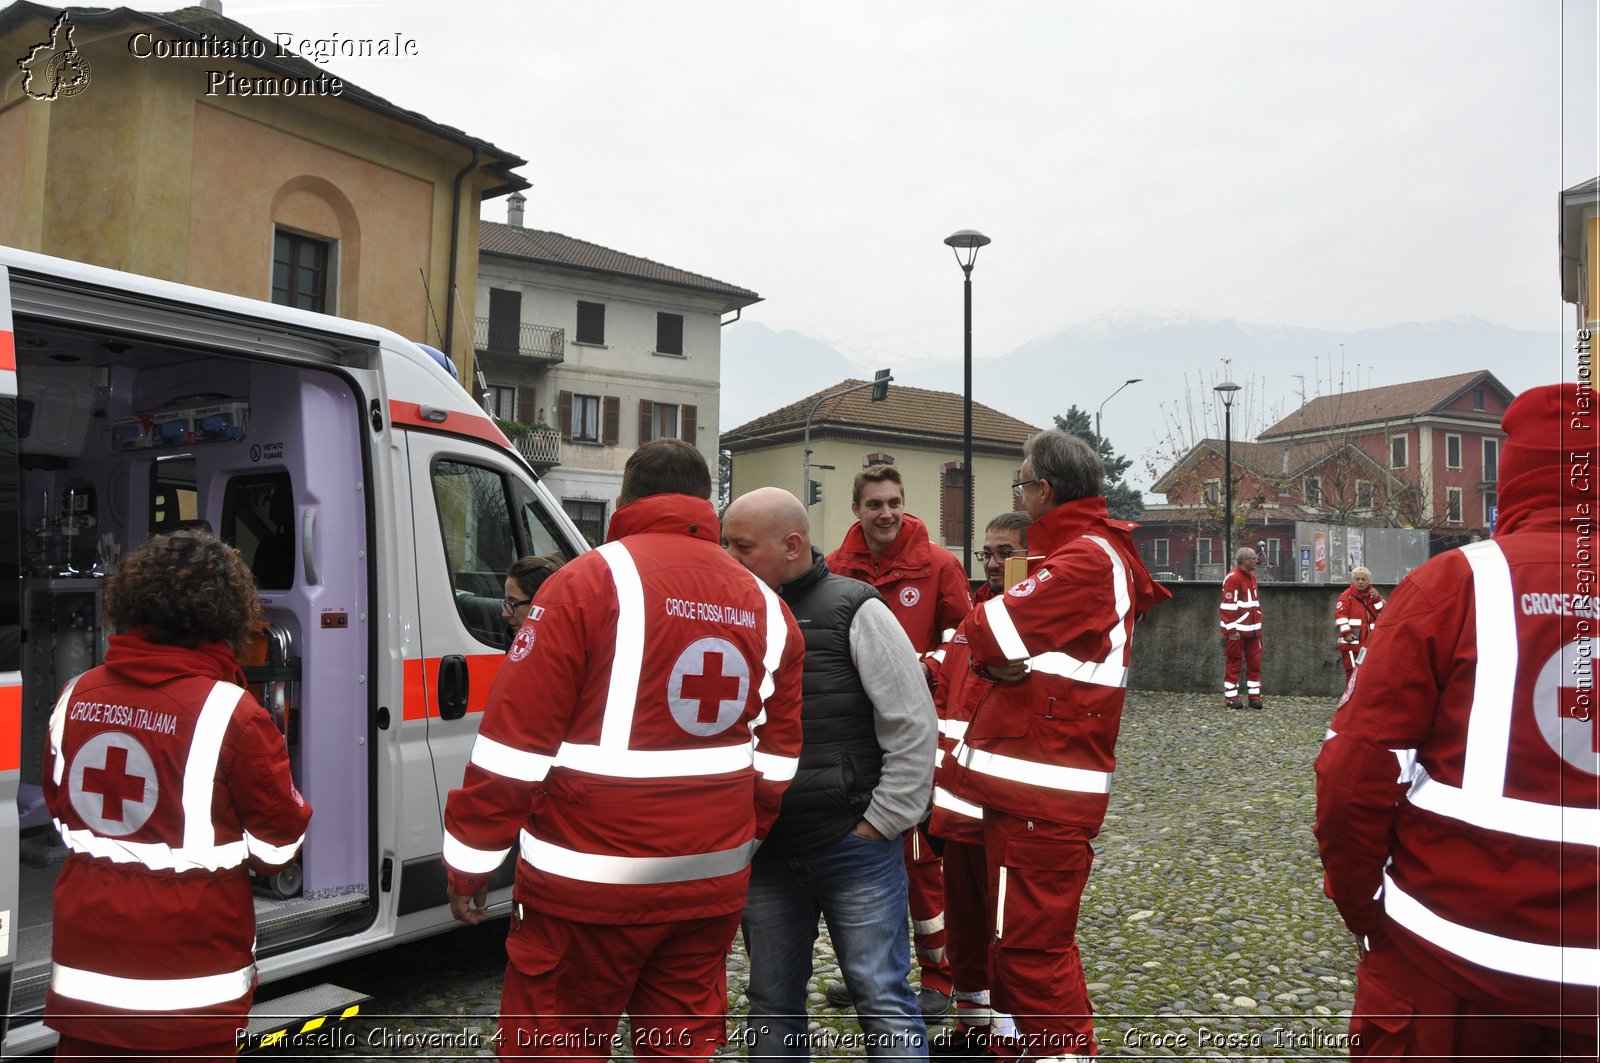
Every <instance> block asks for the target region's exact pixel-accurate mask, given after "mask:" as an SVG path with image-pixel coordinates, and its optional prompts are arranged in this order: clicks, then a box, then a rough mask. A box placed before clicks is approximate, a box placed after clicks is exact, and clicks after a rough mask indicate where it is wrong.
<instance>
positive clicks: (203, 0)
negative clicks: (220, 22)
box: [196, 0, 222, 15]
mask: <svg viewBox="0 0 1600 1063" xmlns="http://www.w3.org/2000/svg"><path fill="white" fill-rule="evenodd" d="M196 6H198V7H203V8H205V9H206V10H207V11H209V12H211V13H212V14H213V15H220V14H222V0H200V2H199V4H197V5H196Z"/></svg>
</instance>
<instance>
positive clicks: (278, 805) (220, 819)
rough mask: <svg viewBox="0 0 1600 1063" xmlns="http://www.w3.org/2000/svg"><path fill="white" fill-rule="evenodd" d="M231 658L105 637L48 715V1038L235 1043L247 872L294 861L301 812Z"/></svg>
mask: <svg viewBox="0 0 1600 1063" xmlns="http://www.w3.org/2000/svg"><path fill="white" fill-rule="evenodd" d="M243 681H244V677H243V675H242V674H241V673H240V671H239V666H238V664H237V662H236V661H235V659H234V654H233V650H232V648H231V647H229V646H227V645H225V644H223V643H203V644H202V645H200V646H199V647H198V648H195V649H185V648H183V647H180V646H167V645H161V644H158V643H153V642H149V641H147V640H146V639H145V638H144V637H143V635H142V633H141V632H140V631H139V630H137V629H136V630H134V631H132V632H130V633H128V634H124V635H113V636H111V638H110V643H109V648H108V651H107V653H106V660H105V664H103V665H101V666H100V667H98V668H94V669H91V670H90V671H88V672H85V673H84V674H83V675H81V676H79V677H78V678H77V679H75V680H73V681H72V682H71V683H69V684H68V685H67V687H66V688H65V689H64V690H63V691H62V694H61V697H60V698H59V699H58V701H57V703H56V707H55V711H54V712H53V713H52V714H51V718H50V745H49V749H48V750H47V752H46V754H45V761H44V796H45V802H46V804H47V805H48V806H49V809H50V813H51V815H52V816H54V817H55V822H56V829H57V830H58V831H60V833H61V836H62V839H63V840H64V841H65V843H66V847H67V850H68V855H67V860H66V863H65V865H63V867H62V869H61V874H60V876H59V877H58V878H57V880H56V889H55V915H54V926H53V938H52V941H51V958H52V960H53V963H52V968H51V979H50V988H49V991H48V993H47V996H46V999H45V1023H46V1025H48V1026H50V1027H51V1028H52V1029H55V1030H58V1031H60V1032H62V1033H64V1034H69V1035H71V1036H73V1037H77V1038H81V1039H83V1040H87V1041H93V1042H97V1043H100V1044H106V1045H116V1046H120V1047H123V1048H137V1049H145V1050H149V1049H157V1048H172V1049H175V1050H176V1049H179V1048H182V1047H184V1046H191V1045H201V1044H214V1043H217V1042H220V1041H227V1040H230V1039H231V1038H233V1036H234V1035H235V1032H236V1031H237V1030H238V1029H239V1028H240V1027H241V1026H242V1025H243V1020H244V1018H245V1017H246V1016H247V1015H248V1014H249V1010H250V1000H251V997H252V995H253V992H254V988H255V981H256V971H255V929H256V920H255V903H254V900H253V899H252V894H251V889H250V878H249V870H250V869H252V868H253V869H255V870H258V871H273V870H277V869H279V868H281V867H284V866H287V865H288V864H289V863H290V862H292V861H293V859H294V857H295V854H296V853H297V852H298V851H299V849H300V846H301V844H302V843H303V842H304V840H305V830H306V823H307V822H308V821H309V820H310V818H311V808H310V806H309V805H307V804H306V802H305V800H304V798H302V797H301V796H300V793H299V791H298V790H296V789H295V786H294V783H293V782H292V781H291V779H290V776H289V756H288V752H287V750H286V749H285V748H284V742H283V736H282V735H281V734H279V732H278V730H277V728H276V727H275V726H273V723H272V718H271V717H270V716H268V714H267V712H266V710H265V709H263V708H262V707H261V706H260V705H258V704H257V703H256V701H255V699H254V698H252V697H251V696H250V694H249V693H248V692H246V691H245V690H243V689H242V688H241V687H240V686H238V685H235V684H240V683H243Z"/></svg>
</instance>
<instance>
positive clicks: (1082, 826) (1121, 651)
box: [948, 430, 1171, 1060]
mask: <svg viewBox="0 0 1600 1063" xmlns="http://www.w3.org/2000/svg"><path fill="white" fill-rule="evenodd" d="M1104 476H1105V474H1104V470H1103V469H1102V467H1101V464H1100V458H1099V456H1098V455H1096V454H1095V452H1094V450H1093V448H1091V447H1090V446H1089V445H1088V444H1087V443H1085V442H1084V441H1083V440H1082V439H1079V438H1078V437H1077V436H1074V435H1069V434H1067V433H1065V432H1060V431H1053V430H1052V431H1047V432H1040V433H1039V434H1037V435H1035V436H1034V437H1032V438H1031V439H1029V440H1028V442H1027V443H1026V445H1025V446H1024V447H1023V460H1022V479H1021V480H1020V481H1019V482H1018V483H1016V484H1015V485H1013V489H1014V490H1015V491H1017V492H1018V493H1019V494H1020V496H1021V498H1022V502H1023V505H1024V507H1025V508H1026V509H1027V511H1028V513H1029V515H1031V516H1032V517H1033V524H1032V525H1030V526H1029V528H1028V550H1029V553H1030V554H1032V555H1034V556H1042V557H1043V560H1042V561H1041V562H1039V563H1038V564H1037V565H1033V564H1031V563H1030V568H1031V569H1032V571H1031V573H1030V574H1029V576H1028V578H1027V579H1025V580H1023V581H1022V582H1021V583H1018V584H1017V585H1016V586H1015V587H1012V588H1011V589H1010V590H1008V591H1007V592H1006V593H1005V594H1002V595H1000V596H998V597H995V598H991V599H989V600H988V601H987V602H985V603H984V604H983V605H981V606H979V607H978V608H976V609H974V610H973V611H972V615H971V616H969V617H968V618H967V620H966V621H965V622H964V623H963V624H962V625H961V628H960V631H959V632H958V633H957V637H958V638H959V637H961V636H963V635H964V636H965V637H966V639H967V644H968V652H969V653H970V655H971V660H972V667H973V668H974V669H975V670H977V671H978V673H979V675H980V676H981V677H982V678H983V679H984V680H986V681H987V682H988V683H989V689H988V691H987V692H986V693H984V694H983V695H981V696H980V698H979V700H978V703H977V709H976V711H975V712H974V713H973V717H972V721H971V722H970V723H969V724H968V725H967V729H966V733H965V735H964V737H963V738H962V740H961V742H960V743H959V744H958V745H957V746H956V749H955V753H954V757H955V761H956V769H955V772H954V774H953V776H952V777H951V778H950V779H949V784H948V789H949V791H950V792H951V793H953V794H954V795H955V796H956V797H959V798H961V799H962V800H964V801H966V802H967V803H969V804H972V805H976V806H978V807H979V808H982V809H983V847H984V854H985V859H986V860H987V863H988V880H989V881H988V898H989V907H990V915H991V921H990V927H991V930H992V935H991V942H992V944H991V947H990V953H989V956H990V963H989V969H990V976H991V978H992V980H993V985H992V986H991V991H992V993H993V996H994V1004H995V1006H996V1007H998V1008H1000V1009H1001V1010H1003V1011H1006V1012H1009V1013H1010V1014H1011V1016H1012V1017H1013V1019H1014V1020H1015V1022H1016V1026H1017V1032H1018V1036H1017V1037H1015V1038H1004V1037H991V1038H990V1039H989V1048H990V1050H991V1052H993V1053H994V1054H996V1055H999V1056H1001V1057H1003V1058H1007V1059H1016V1058H1018V1057H1020V1056H1022V1055H1024V1054H1026V1055H1027V1057H1028V1058H1030V1059H1040V1060H1043V1059H1054V1058H1059V1057H1063V1056H1071V1055H1087V1054H1093V1053H1094V1051H1095V1041H1094V1020H1093V1015H1092V1011H1091V1008H1090V1004H1089V993H1088V987H1087V985H1086V983H1085V981H1084V976H1083V963H1082V961H1081V960H1080V958H1079V955H1078V942H1077V925H1078V906H1079V901H1080V898H1081V896H1082V893H1083V888H1084V885H1085V884H1086V883H1087V881H1088V878H1089V865H1090V863H1091V862H1092V861H1093V858H1094V853H1093V850H1091V849H1090V847H1089V842H1090V840H1091V839H1092V838H1093V837H1094V836H1095V835H1096V834H1098V833H1099V831H1100V825H1101V823H1102V821H1103V820H1104V819H1105V813H1106V805H1107V802H1108V800H1109V794H1110V792H1111V777H1112V771H1113V769H1114V768H1115V767H1116V742H1117V731H1118V729H1119V727H1120V725H1121V722H1122V703H1123V698H1124V696H1125V694H1126V693H1127V685H1128V665H1129V662H1130V660H1131V659H1132V640H1133V627H1134V622H1135V621H1136V620H1138V618H1139V617H1140V616H1142V615H1144V613H1145V612H1146V611H1148V610H1149V609H1150V608H1151V607H1152V606H1154V605H1156V604H1157V603H1159V602H1162V601H1165V600H1166V599H1167V598H1169V597H1171V594H1170V593H1169V592H1168V591H1167V590H1166V588H1164V587H1161V586H1158V585H1157V584H1155V583H1154V582H1152V580H1151V579H1150V573H1149V572H1148V571H1146V570H1145V567H1144V564H1143V562H1141V561H1140V560H1139V552H1138V550H1137V549H1136V548H1135V546H1134V543H1133V535H1132V530H1133V528H1134V527H1135V525H1133V524H1130V523H1128V522H1126V521H1120V520H1114V519H1112V518H1111V517H1110V516H1109V515H1108V514H1107V512H1106V501H1105V498H1104V497H1102V490H1103V483H1104Z"/></svg>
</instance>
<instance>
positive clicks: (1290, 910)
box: [319, 691, 1356, 1059]
mask: <svg viewBox="0 0 1600 1063" xmlns="http://www.w3.org/2000/svg"><path fill="white" fill-rule="evenodd" d="M1267 706H1268V707H1267V709H1266V711H1264V712H1251V711H1248V710H1247V711H1236V710H1235V711H1230V710H1227V709H1225V708H1223V707H1222V705H1221V701H1220V699H1219V698H1216V697H1205V696H1200V695H1194V694H1161V693H1149V692H1138V691H1135V692H1131V693H1130V694H1129V695H1128V703H1127V709H1126V711H1125V714H1124V719H1123V728H1122V737H1121V740H1120V742H1119V743H1118V770H1117V780H1116V787H1115V792H1114V794H1113V796H1112V799H1111V809H1110V812H1109V814H1108V815H1107V818H1106V824H1105V828H1104V830H1103V831H1102V833H1101V835H1100V837H1099V839H1098V840H1097V841H1096V850H1097V855H1096V858H1095V866H1094V871H1093V873H1092V874H1091V876H1090V878H1089V884H1088V888H1087V890H1086V891H1085V895H1084V899H1083V915H1082V919H1081V922H1080V925H1079V941H1080V944H1081V947H1082V952H1083V962H1084V968H1085V970H1086V973H1087V975H1088V978H1089V982H1090V986H1089V989H1090V996H1091V998H1092V999H1093V1000H1094V1004H1095V1010H1096V1013H1097V1018H1096V1032H1097V1036H1098V1038H1099V1041H1100V1051H1101V1054H1102V1055H1105V1056H1108V1057H1115V1058H1147V1057H1187V1058H1216V1059H1258V1058H1264V1057H1278V1058H1299V1059H1342V1058H1345V1057H1346V1056H1347V1051H1346V1045H1347V1035H1346V1032H1345V1031H1346V1028H1347V1022H1348V1015H1349V1010H1350V1004H1351V994H1352V990H1353V986H1354V969H1355V961H1356V951H1355V943H1354V939H1353V938H1351V936H1350V935H1349V934H1348V933H1347V932H1346V931H1345V930H1344V928H1343V926H1342V925H1341V924H1340V922H1339V919H1338V916H1337V914H1336V913H1335V911H1334V909H1333V906H1332V904H1331V903H1329V902H1328V901H1327V900H1326V899H1325V898H1324V897H1323V896H1322V892H1321V869H1320V867H1319V865H1318V862H1317V855H1316V844H1315V841H1314V840H1313V838H1312V834H1311V824H1312V817H1313V812H1314V777H1313V774H1312V762H1313V760H1314V759H1315V758H1316V754H1317V750H1318V748H1319V747H1320V745H1321V743H1322V738H1323V734H1324V732H1325V730H1326V727H1327V722H1328V718H1329V716H1330V715H1331V714H1332V710H1333V704H1332V701H1331V700H1330V699H1326V698H1270V697H1269V699H1268V702H1267ZM504 934H505V924H504V923H503V922H497V923H495V924H492V925H490V926H487V927H481V928H475V929H463V930H460V931H457V932H455V933H453V934H449V935H446V936H445V937H442V938H435V939H433V940H430V941H427V942H422V943H418V944H415V945H410V946H404V947H401V948H397V949H393V950H390V951H389V952H387V953H384V954H382V955H380V956H376V957H369V958H367V959H363V960H359V961H354V962H352V963H348V964H344V965H341V967H340V968H338V969H336V970H334V971H332V972H330V973H329V976H328V978H329V980H330V981H336V982H339V983H340V984H343V985H348V986H350V987H352V988H357V989H361V990H363V991H366V992H369V993H372V994H373V995H374V998H375V999H374V1000H373V1001H372V1002H371V1003H370V1004H369V1005H368V1006H367V1008H366V1009H365V1010H366V1013H367V1014H366V1016H365V1017H362V1018H358V1019H353V1020H351V1021H350V1022H348V1023H346V1024H345V1025H344V1027H343V1028H342V1029H341V1031H340V1039H341V1043H340V1044H339V1045H337V1046H335V1047H331V1048H328V1049H326V1050H324V1051H323V1052H321V1053H319V1054H323V1055H330V1056H388V1057H391V1058H464V1057H472V1056H488V1055H492V1054H493V1045H492V1042H491V1037H492V1035H493V1033H494V1015H495V1012H496V1008H497V1005H498V1001H499V991H500V982H501V977H502V973H503V970H504V964H505V955H504V952H503V949H502V942H503V940H504ZM838 977H839V973H838V967H837V965H836V964H835V962H834V959H833V954H832V950H831V947H830V946H829V945H828V942H827V938H826V935H824V937H823V938H822V940H821V941H820V942H819V946H818V953H817V956H816V976H815V977H814V978H813V981H812V983H811V990H812V995H811V1008H812V1030H813V1034H814V1036H815V1037H816V1043H815V1047H814V1057H815V1058H819V1059H820V1058H832V1057H854V1056H861V1055H863V1053H862V1051H861V1050H860V1049H859V1048H855V1047H852V1046H851V1041H852V1040H853V1039H855V1038H858V1037H859V1035H860V1027H859V1026H857V1025H856V1023H855V1021H854V1016H853V1015H852V1013H850V1012H848V1011H839V1010H836V1009H832V1008H829V1007H828V1006H827V1005H826V1004H825V1002H824V1001H823V998H822V994H821V991H822V989H823V988H824V987H825V986H826V985H827V984H828V983H830V982H833V981H836V980H838ZM744 982H745V960H744V955H743V952H742V950H741V949H739V948H738V947H737V946H736V948H735V951H734V953H733V955H732V956H730V957H729V963H728V984H729V998H730V1001H729V1005H730V1012H732V1013H733V1014H734V1015H735V1016H737V1015H738V1014H739V1013H740V1012H742V1011H743V1007H744V1003H745V1000H744V997H743V994H742V990H743V987H744ZM735 1024H737V1020H735ZM723 1054H724V1055H726V1056H729V1057H735V1056H739V1055H741V1054H742V1052H741V1051H740V1050H739V1049H738V1048H737V1047H735V1046H730V1048H729V1049H727V1050H725V1052H724V1053H723ZM618 1056H619V1058H621V1057H623V1056H625V1053H624V1052H619V1053H618Z"/></svg>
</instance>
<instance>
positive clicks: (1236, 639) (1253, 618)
mask: <svg viewBox="0 0 1600 1063" xmlns="http://www.w3.org/2000/svg"><path fill="white" fill-rule="evenodd" d="M1221 612H1222V619H1221V624H1222V637H1223V639H1224V641H1223V643H1222V647H1223V657H1224V660H1225V661H1226V667H1225V669H1224V672H1223V679H1222V697H1223V699H1224V700H1225V701H1227V703H1228V708H1230V709H1242V708H1244V702H1242V701H1240V700H1239V680H1240V679H1244V680H1245V682H1246V689H1245V694H1246V695H1247V696H1248V697H1249V698H1250V707H1251V708H1252V709H1259V708H1261V707H1262V704H1261V588H1260V587H1259V586H1257V584H1256V552H1255V551H1254V550H1252V549H1250V548H1249V547H1248V546H1241V547H1240V548H1239V549H1238V551H1237V552H1236V553H1235V554H1234V555H1233V571H1232V572H1229V573H1228V578H1227V579H1225V580H1223V581H1222V609H1221ZM1240 673H1244V674H1243V675H1241V674H1240Z"/></svg>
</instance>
